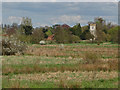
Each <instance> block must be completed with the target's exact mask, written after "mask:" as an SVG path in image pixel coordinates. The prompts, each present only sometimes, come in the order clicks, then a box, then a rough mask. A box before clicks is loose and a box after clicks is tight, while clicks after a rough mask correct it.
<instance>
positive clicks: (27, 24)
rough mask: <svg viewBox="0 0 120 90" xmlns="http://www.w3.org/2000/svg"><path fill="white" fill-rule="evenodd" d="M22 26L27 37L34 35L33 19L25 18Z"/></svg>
mask: <svg viewBox="0 0 120 90" xmlns="http://www.w3.org/2000/svg"><path fill="white" fill-rule="evenodd" d="M21 26H22V28H23V29H24V32H25V34H26V35H31V34H32V31H33V27H32V22H31V19H29V18H28V17H26V18H25V17H23V19H22V23H21Z"/></svg>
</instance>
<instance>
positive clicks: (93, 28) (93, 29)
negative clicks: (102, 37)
mask: <svg viewBox="0 0 120 90" xmlns="http://www.w3.org/2000/svg"><path fill="white" fill-rule="evenodd" d="M89 27H90V28H89V29H90V33H91V34H92V35H93V36H94V38H96V37H97V36H96V24H95V23H93V22H91V23H89Z"/></svg>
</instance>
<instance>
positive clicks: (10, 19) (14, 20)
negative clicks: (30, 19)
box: [7, 16, 22, 24]
mask: <svg viewBox="0 0 120 90" xmlns="http://www.w3.org/2000/svg"><path fill="white" fill-rule="evenodd" d="M7 20H8V22H9V23H11V24H12V23H17V24H20V23H21V22H22V17H16V16H9V17H8V19H7Z"/></svg>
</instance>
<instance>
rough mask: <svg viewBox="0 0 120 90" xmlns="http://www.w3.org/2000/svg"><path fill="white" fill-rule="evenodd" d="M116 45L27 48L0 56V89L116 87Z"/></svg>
mask: <svg viewBox="0 0 120 90" xmlns="http://www.w3.org/2000/svg"><path fill="white" fill-rule="evenodd" d="M118 58H119V57H118V45H117V44H110V43H103V44H101V45H97V44H84V43H79V44H64V45H60V44H50V45H38V44H30V45H28V50H27V51H26V52H25V54H24V55H16V56H14V55H13V56H3V57H2V71H3V72H2V75H3V76H2V80H3V83H2V86H3V88H117V87H118Z"/></svg>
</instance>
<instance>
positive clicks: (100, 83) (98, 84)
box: [82, 78, 118, 88]
mask: <svg viewBox="0 0 120 90" xmlns="http://www.w3.org/2000/svg"><path fill="white" fill-rule="evenodd" d="M115 83H116V84H115ZM117 83H118V78H114V79H109V80H104V79H100V80H93V81H88V82H86V81H83V82H82V87H83V88H118V84H117Z"/></svg>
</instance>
